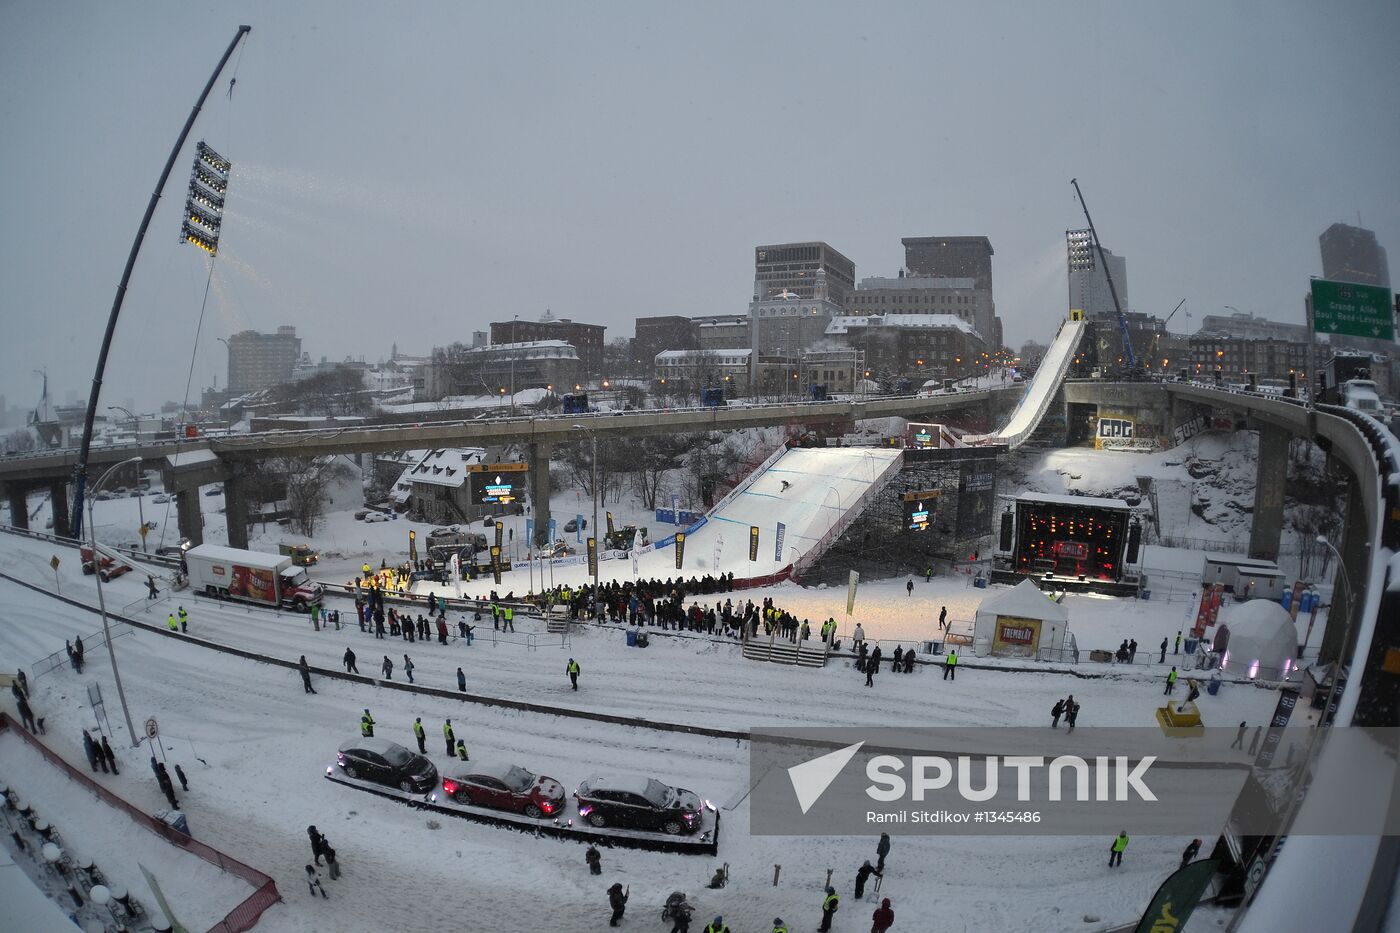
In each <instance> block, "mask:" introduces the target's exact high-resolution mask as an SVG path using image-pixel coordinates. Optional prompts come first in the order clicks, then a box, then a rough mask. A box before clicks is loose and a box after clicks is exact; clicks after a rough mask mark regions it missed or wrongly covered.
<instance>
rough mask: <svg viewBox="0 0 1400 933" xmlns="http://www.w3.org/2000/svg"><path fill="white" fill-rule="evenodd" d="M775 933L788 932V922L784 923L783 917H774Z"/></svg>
mask: <svg viewBox="0 0 1400 933" xmlns="http://www.w3.org/2000/svg"><path fill="white" fill-rule="evenodd" d="M773 933H788V928H787V924H786V923H783V918H782V917H774V918H773Z"/></svg>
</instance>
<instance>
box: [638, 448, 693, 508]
mask: <svg viewBox="0 0 1400 933" xmlns="http://www.w3.org/2000/svg"><path fill="white" fill-rule="evenodd" d="M707 443H709V436H708V435H705V434H657V435H652V436H650V437H642V438H638V439H637V443H635V444H634V445H633V446H632V457H631V461H632V466H633V473H632V487H633V489H635V490H636V491H637V494H638V495H640V496H641V497H642V505H643V506H644V507H646V508H648V509H655V508H656V500H657V498H658V497H659V495H660V492H661V484H662V482H663V480H664V479H665V477H666V474H667V473H668V472H669V471H671V470H675V469H679V468H680V467H682V466H684V465H685V457H686V454H688V453H690V452H691V451H692V450H695V449H697V448H699V447H701V446H703V445H705V444H707Z"/></svg>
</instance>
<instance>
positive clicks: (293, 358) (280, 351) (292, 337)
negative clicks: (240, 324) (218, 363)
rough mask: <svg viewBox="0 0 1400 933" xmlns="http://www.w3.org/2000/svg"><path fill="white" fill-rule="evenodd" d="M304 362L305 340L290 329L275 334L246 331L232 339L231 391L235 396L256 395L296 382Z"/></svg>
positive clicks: (230, 363)
mask: <svg viewBox="0 0 1400 933" xmlns="http://www.w3.org/2000/svg"><path fill="white" fill-rule="evenodd" d="M300 359H301V338H300V337H298V336H297V329H296V328H295V327H291V326H289V325H283V326H281V327H279V328H277V333H275V334H260V333H258V332H257V331H255V330H245V331H242V332H241V333H237V334H234V335H233V336H232V337H230V338H229V339H228V388H229V391H230V392H232V393H240V392H255V391H257V390H258V389H265V388H267V387H268V386H271V385H277V384H278V383H280V382H287V381H289V380H290V379H291V378H292V369H293V368H294V367H295V366H296V364H297V361H298V360H300Z"/></svg>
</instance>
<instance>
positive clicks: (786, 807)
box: [749, 724, 1400, 864]
mask: <svg viewBox="0 0 1400 933" xmlns="http://www.w3.org/2000/svg"><path fill="white" fill-rule="evenodd" d="M1169 733H1170V734H1169ZM1237 734H1238V730H1237V728H1236V726H1235V725H1234V724H1231V725H1229V726H1227V727H1222V728H1194V729H1185V728H1177V729H1166V730H1164V729H1161V728H1157V727H1150V728H1136V727H1134V728H1114V727H1093V726H1089V727H1084V726H1081V727H1080V728H1078V729H1076V730H1075V732H1074V734H1073V736H1072V739H1073V741H1072V742H1070V741H1067V739H1069V738H1071V737H1070V736H1067V735H1066V734H1065V732H1064V730H1063V729H1046V728H1044V727H1040V728H1011V727H1007V728H1003V727H996V726H992V727H979V728H957V727H944V728H915V727H910V728H868V727H844V728H831V727H813V728H789V729H782V730H765V729H754V730H752V731H751V733H750V744H749V783H750V786H752V787H753V793H752V795H751V797H750V803H749V814H750V816H749V821H750V831H751V832H752V833H753V834H754V835H757V836H774V835H776V836H864V837H867V838H868V837H870V836H871V835H872V834H875V833H879V832H887V833H890V834H892V835H895V834H908V835H914V834H926V835H1006V836H1025V835H1049V836H1086V835H1087V836H1095V837H1098V838H1099V839H1100V840H1101V841H1102V844H1103V859H1104V862H1105V864H1106V863H1107V861H1108V848H1109V844H1110V843H1111V841H1112V840H1113V838H1114V837H1115V836H1117V834H1118V833H1119V831H1120V830H1125V829H1126V830H1127V831H1128V832H1129V833H1130V834H1131V835H1132V836H1134V837H1138V838H1146V837H1151V836H1157V835H1165V836H1178V837H1179V836H1186V837H1188V838H1189V837H1191V836H1199V837H1200V838H1202V839H1213V838H1215V837H1216V836H1218V835H1219V834H1220V827H1222V826H1225V825H1227V824H1228V825H1229V826H1230V827H1231V829H1232V831H1233V832H1235V833H1237V834H1239V835H1251V836H1273V835H1278V834H1279V833H1280V832H1281V831H1283V829H1284V828H1285V826H1286V825H1287V821H1288V819H1289V816H1290V814H1292V815H1293V819H1294V822H1293V824H1292V826H1291V827H1289V829H1288V832H1289V834H1290V835H1291V836H1299V835H1318V836H1331V835H1370V836H1375V835H1397V834H1400V812H1397V811H1396V808H1394V807H1391V806H1390V796H1391V788H1392V787H1393V786H1394V783H1395V780H1396V777H1397V754H1396V753H1397V751H1398V750H1400V729H1395V728H1386V729H1379V728H1378V729H1370V728H1366V729H1363V728H1359V727H1338V726H1334V727H1332V728H1328V729H1317V728H1309V727H1295V728H1286V729H1281V730H1279V732H1278V734H1277V735H1276V738H1277V742H1276V743H1275V749H1276V753H1275V754H1273V755H1272V756H1271V757H1270V758H1269V760H1268V763H1267V764H1261V763H1259V762H1258V761H1256V759H1255V756H1253V755H1250V754H1249V753H1248V751H1247V750H1246V749H1243V748H1240V747H1238V746H1235V747H1232V745H1233V743H1234V740H1235V738H1236V736H1237ZM1314 774H1317V775H1318V776H1319V781H1322V780H1328V779H1330V777H1331V776H1334V775H1359V774H1364V775H1366V780H1364V781H1360V780H1350V781H1347V782H1346V792H1345V793H1332V794H1326V795H1319V794H1312V795H1310V796H1309V797H1308V806H1306V807H1303V808H1302V809H1300V810H1297V811H1296V813H1295V808H1294V807H1293V803H1294V801H1295V800H1296V799H1297V796H1298V794H1300V793H1301V792H1303V790H1304V789H1305V788H1306V787H1307V786H1308V784H1309V783H1311V782H1312V781H1313V775H1314ZM1334 783H1335V782H1334ZM1131 853H1132V850H1131V849H1130V850H1129V857H1131Z"/></svg>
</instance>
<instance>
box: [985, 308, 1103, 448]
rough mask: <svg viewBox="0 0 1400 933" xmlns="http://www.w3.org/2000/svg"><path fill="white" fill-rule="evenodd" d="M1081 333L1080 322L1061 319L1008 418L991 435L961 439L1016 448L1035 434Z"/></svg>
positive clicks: (1066, 370)
mask: <svg viewBox="0 0 1400 933" xmlns="http://www.w3.org/2000/svg"><path fill="white" fill-rule="evenodd" d="M1083 336H1084V322H1083V321H1062V322H1061V323H1060V330H1059V333H1057V334H1055V339H1054V340H1053V341H1052V342H1051V344H1050V349H1049V350H1046V351H1045V357H1044V359H1042V360H1041V361H1040V368H1039V369H1037V370H1036V371H1035V376H1034V377H1032V378H1031V384H1030V385H1028V386H1026V392H1025V394H1024V395H1022V396H1021V401H1020V403H1019V404H1018V405H1017V406H1016V410H1015V411H1014V412H1012V413H1011V420H1009V421H1007V422H1006V425H1005V426H1004V427H1002V429H1001V430H999V431H997V432H996V433H995V434H980V435H976V436H970V437H965V438H963V440H964V441H966V442H967V443H970V444H976V443H979V442H980V443H984V444H1006V445H1007V446H1008V447H1020V446H1021V444H1023V443H1024V442H1025V441H1026V440H1027V439H1028V438H1029V437H1030V436H1031V435H1032V434H1033V433H1035V429H1036V427H1037V426H1039V424H1040V419H1041V418H1044V417H1045V413H1046V411H1048V410H1049V409H1050V403H1051V402H1052V401H1053V400H1054V398H1055V393H1056V392H1058V391H1059V389H1060V383H1061V382H1063V381H1064V379H1065V376H1066V374H1068V373H1069V367H1070V364H1071V363H1072V362H1073V361H1074V353H1075V351H1076V350H1077V349H1079V340H1080V338H1081V337H1083Z"/></svg>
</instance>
